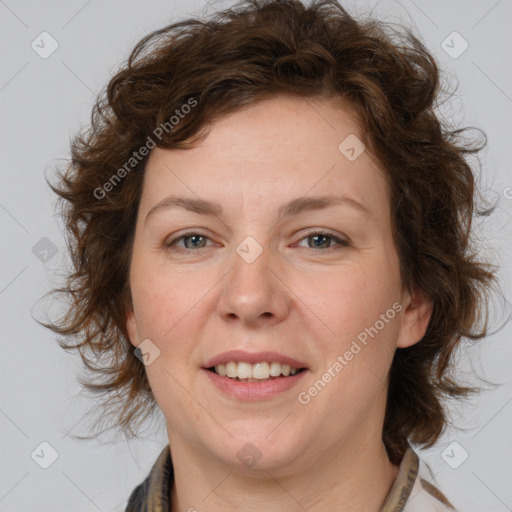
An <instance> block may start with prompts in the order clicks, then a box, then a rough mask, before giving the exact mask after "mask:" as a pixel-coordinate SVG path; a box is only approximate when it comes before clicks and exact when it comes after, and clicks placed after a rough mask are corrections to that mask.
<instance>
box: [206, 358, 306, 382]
mask: <svg viewBox="0 0 512 512" xmlns="http://www.w3.org/2000/svg"><path fill="white" fill-rule="evenodd" d="M206 370H208V371H210V372H212V373H215V374H217V375H219V376H221V377H227V378H228V379H231V380H234V381H237V382H268V381H271V380H278V379H284V378H287V377H290V376H293V375H296V374H298V373H301V372H303V371H305V370H307V368H305V367H294V366H291V365H289V364H283V363H280V362H279V361H261V362H258V363H256V364H251V363H248V362H245V361H229V362H227V363H224V364H218V365H216V366H210V367H208V368H206Z"/></svg>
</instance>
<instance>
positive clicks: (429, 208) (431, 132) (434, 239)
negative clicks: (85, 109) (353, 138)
mask: <svg viewBox="0 0 512 512" xmlns="http://www.w3.org/2000/svg"><path fill="white" fill-rule="evenodd" d="M440 84H441V77H440V72H439V69H438V66H437V64H436V62H435V60H434V59H433V57H432V56H431V55H430V53H429V52H428V51H427V49H426V48H425V46H424V45H423V44H422V43H421V42H420V40H419V39H418V38H417V37H416V36H415V35H413V33H412V32H411V30H410V29H408V28H403V27H401V30H399V29H398V28H392V27H391V26H390V25H389V24H384V23H382V22H379V21H377V20H374V19H371V18H369V19H364V20H363V19H360V20H357V21H356V20H355V19H354V18H353V17H351V16H350V15H349V14H348V13H347V12H346V11H345V10H344V9H343V8H342V7H341V6H339V5H338V4H337V3H336V2H335V1H329V0H323V1H320V0H316V1H314V2H313V3H312V4H311V5H309V6H305V5H303V4H302V3H301V2H299V1H297V0H281V1H279V0H270V1H269V0H266V1H265V0H248V1H245V2H240V3H238V4H236V5H235V6H234V7H232V8H230V9H227V10H225V11H223V12H220V13H217V14H216V15H214V16H212V17H211V18H209V19H208V20H206V21H204V20H198V19H188V20H185V21H181V22H178V23H174V24H171V25H169V26H166V27H164V28H162V29H161V30H157V31H155V32H153V33H151V34H149V35H148V36H146V37H145V38H143V39H142V40H141V41H140V42H139V43H138V44H137V45H136V47H135V48H134V49H133V51H132V53H131V55H130V57H129V59H128V60H127V62H126V63H124V64H123V67H122V68H121V69H120V70H119V71H118V72H117V73H116V74H115V76H113V77H112V79H111V80H110V82H109V83H108V85H107V87H106V89H105V90H104V91H102V93H101V94H100V95H99V96H98V99H97V101H96V104H95V106H94V109H93V113H92V117H91V126H90V127H88V128H87V129H86V130H85V131H84V132H82V133H80V134H78V135H76V137H75V139H74V140H73V141H72V151H71V161H70V164H69V165H68V166H67V167H66V169H65V171H62V172H61V173H60V174H59V179H60V181H59V183H58V184H57V185H52V188H53V190H54V191H55V192H56V193H57V194H59V195H60V196H61V198H63V199H64V200H65V201H63V210H64V211H63V215H64V218H65V220H66V226H67V234H68V247H69V250H70V254H71V257H72V264H73V270H72V272H71V273H70V274H69V276H68V279H67V282H66V285H65V286H64V287H62V288H60V289H58V290H56V292H61V293H62V292H64V293H65V294H66V296H67V298H68V299H69V300H70V302H69V307H68V309H67V312H66V314H65V315H64V316H63V317H62V318H60V320H59V321H57V322H54V323H51V324H49V325H48V326H49V327H50V328H52V329H53V330H54V331H55V332H57V333H59V334H62V335H64V337H62V338H60V339H59V343H60V345H61V346H62V347H63V348H65V349H66V350H73V349H78V351H79V353H80V355H81V357H82V359H83V361H84V364H85V366H86V368H87V369H88V370H89V373H88V377H87V378H85V379H80V382H81V384H82V385H83V386H84V387H85V388H86V389H88V390H89V391H92V392H95V393H98V394H100V395H102V397H103V399H104V400H103V401H102V403H101V407H102V408H103V411H104V412H108V413H109V414H111V415H114V417H115V422H116V425H115V426H117V427H120V428H121V429H122V430H123V432H124V433H125V434H127V435H128V436H134V435H136V433H135V434H134V430H133V428H134V427H135V426H138V425H140V424H141V423H142V422H143V421H144V420H145V419H146V418H147V417H149V416H150V413H152V412H153V411H154V409H155V400H154V397H153V395H152V392H151V389H150V386H149V383H148V380H147V377H146V373H145V369H144V365H143V363H142V362H141V361H140V360H139V359H138V358H137V357H136V355H135V353H134V350H133V347H132V345H131V344H130V342H129V339H128V335H127V331H126V314H127V312H128V311H129V310H130V308H131V298H130V286H129V281H128V270H129V266H130V257H131V248H132V243H133V235H134V227H135V220H136V216H137V210H138V204H139V199H140V195H141V189H142V182H143V180H142V178H143V175H144V167H145V163H146V161H147V153H148V151H142V150H140V148H144V147H151V146H150V143H152V144H153V145H156V146H158V147H162V148H173V149H176V148H178V149H187V148H190V147H192V146H193V145H194V144H195V143H196V142H197V141H198V140H201V138H202V137H203V136H204V135H205V134H206V128H207V126H208V125H210V124H211V123H212V122H214V121H215V120H216V119H218V118H219V117H220V116H223V115H226V114H228V113H231V112H234V111H236V110H237V109H240V108H241V107H242V106H246V105H252V104H255V103H257V102H260V101H262V100H264V99H266V98H269V97H271V96H273V95H277V94H283V93H284V94H290V95H295V96H299V97H302V98H308V97H319V96H322V97H327V98H333V97H334V98H343V99H344V100H345V101H346V102H347V103H348V105H350V106H351V108H352V109H353V111H354V114H355V115H356V117H357V120H358V122H359V123H360V126H361V127H362V131H363V133H364V141H363V142H364V143H365V145H366V147H367V148H368V150H369V151H370V153H371V154H372V155H373V156H374V158H376V160H377V161H378V162H379V163H380V164H381V167H382V168H383V169H384V170H385V172H386V175H387V179H388V182H389V188H390V192H391V210H392V218H393V221H394V222H393V223H394V226H393V229H394V233H393V236H394V240H395V242H396V246H397V250H398V255H399V259H400V271H401V277H402V281H403V284H404V286H405V287H407V288H409V289H410V290H412V289H420V290H422V291H424V292H425V293H426V294H427V295H428V296H429V297H430V299H431V300H432V303H433V312H432V317H431V320H430V324H429V327H428V329H427V332H426V334H425V336H424V337H423V339H422V340H421V341H420V342H419V343H416V344H414V345H412V346H411V347H409V348H404V349H400V348H399V349H397V350H396V353H395V356H394V360H393V363H392V367H391V370H390V384H389V392H388V401H387V409H386V415H385V422H384V429H383V441H384V443H385V445H386V448H387V450H388V454H389V457H390V460H391V461H392V462H393V463H398V462H399V461H400V459H401V457H402V455H403V453H404V451H405V449H406V446H407V442H408V441H410V442H413V443H417V444H419V445H422V446H424V447H428V446H431V445H433V444H434V443H435V442H436V441H437V440H438V438H439V436H440V435H441V434H442V432H443V431H444V428H445V427H446V425H447V422H448V415H447V413H446V409H445V407H443V404H442V400H443V399H444V398H446V397H449V396H454V397H463V396H466V395H467V394H468V393H470V392H473V391H475V388H469V387H462V386H459V385H458V384H457V383H456V382H455V380H454V377H453V376H450V371H451V370H452V366H453V352H454V349H455V348H456V347H457V346H458V345H459V343H460V342H461V340H462V339H463V338H468V339H472V340H477V339H480V338H482V337H483V336H485V335H486V331H487V316H488V315H487V308H485V307H484V306H487V300H488V297H489V290H490V286H491V283H492V282H493V281H494V278H495V275H494V271H493V269H492V268H491V267H490V266H489V265H487V264H485V263H483V262H481V261H479V260H478V259H477V258H476V251H474V250H473V249H472V245H473V244H472V237H471V236H470V235H471V233H472V232H471V222H472V218H473V216H474V215H475V212H476V207H475V204H476V193H477V189H476V186H475V182H476V178H475V175H474V173H473V170H472V168H471V166H470V165H469V164H468V162H467V159H466V156H467V155H468V154H473V153H477V152H478V151H480V149H482V147H484V145H485V138H484V141H483V142H480V143H477V142H472V143H471V144H470V143H468V142H467V141H464V140H463V139H462V131H463V130H460V129H459V130H457V129H455V130H454V129H451V128H449V127H448V126H447V124H446V121H442V120H441V119H440V116H439V115H436V113H435V109H436V108H437V107H438V101H439V98H440V95H441V92H443V91H442V87H441V85H440ZM187 104H188V105H192V104H193V105H194V108H189V109H188V110H185V109H184V105H187ZM181 112H188V113H187V114H186V115H180V113H181ZM172 116H175V117H176V116H179V122H177V123H172V122H170V121H169V120H170V119H171V118H172ZM176 118H177V117H176ZM157 127H160V128H159V129H157ZM480 133H481V132H480ZM139 150H140V151H139ZM127 163H128V164H127ZM107 192H108V193H107ZM484 313H485V314H484ZM89 377H90V378H89ZM94 377H99V381H98V380H95V379H94ZM104 418H105V416H103V417H102V418H101V419H102V421H104Z"/></svg>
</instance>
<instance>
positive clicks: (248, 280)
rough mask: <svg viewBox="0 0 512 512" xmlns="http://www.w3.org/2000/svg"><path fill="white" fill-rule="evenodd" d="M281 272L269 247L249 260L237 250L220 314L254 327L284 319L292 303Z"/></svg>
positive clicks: (231, 320) (224, 286) (228, 276)
mask: <svg viewBox="0 0 512 512" xmlns="http://www.w3.org/2000/svg"><path fill="white" fill-rule="evenodd" d="M280 274H281V275H280ZM282 274H283V272H282V271H281V272H280V271H279V266H278V264H277V257H274V256H273V255H272V254H271V251H270V249H268V248H267V249H264V250H263V252H262V253H261V254H260V255H259V256H258V257H257V258H256V259H255V260H254V261H252V262H250V263H249V262H248V261H246V260H245V259H244V258H243V257H241V256H240V255H239V254H238V253H236V252H235V254H234V262H233V268H232V269H231V271H230V272H228V274H227V276H226V279H224V280H223V281H222V282H223V283H224V285H223V289H222V293H221V297H220V300H219V302H218V313H219V315H220V316H221V317H222V318H223V319H224V320H226V321H230V322H233V321H238V322H241V323H242V324H244V325H245V326H251V327H256V326H263V325H269V324H277V323H279V322H282V321H283V320H284V319H285V318H286V316H287V315H288V311H289V308H290V304H291V300H290V295H289V289H288V288H287V287H286V285H285V282H284V276H283V275H282Z"/></svg>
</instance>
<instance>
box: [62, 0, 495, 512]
mask: <svg viewBox="0 0 512 512" xmlns="http://www.w3.org/2000/svg"><path fill="white" fill-rule="evenodd" d="M438 91H439V75H438V68H437V65H436V63H435V61H434V60H433V58H432V56H431V55H430V54H429V53H428V52H427V50H426V49H425V48H424V46H423V45H422V44H421V43H420V42H419V41H418V40H417V39H416V38H415V37H414V36H413V35H412V34H411V33H410V32H407V31H404V32H403V33H398V32H392V31H391V29H389V28H387V27H385V26H383V25H382V24H380V23H379V22H376V21H364V22H363V21H360V22H358V21H356V20H354V19H353V18H352V17H351V16H350V15H349V14H348V13H347V12H346V11H345V10H344V9H343V8H341V7H340V6H339V5H338V4H336V3H334V2H329V1H323V2H316V3H314V4H312V5H311V6H310V7H305V6H304V5H303V4H302V3H300V2H298V1H293V0H288V1H256V0H253V1H249V2H244V3H241V4H239V5H238V6H237V7H236V8H233V9H231V10H227V11H225V12H223V13H220V14H218V15H216V16H215V17H214V18H212V19H211V20H209V21H207V22H202V21H200V20H188V21H185V22H181V23H176V24H173V25H170V26H168V27H166V28H164V29H162V30H159V31H156V32H154V33H152V34H150V35H149V36H147V37H146V38H144V39H143V40H142V41H141V42H140V43H139V44H138V45H137V47H136V48H135V49H134V51H133V52H132V55H131V57H130V59H129V61H128V63H127V64H126V65H125V66H124V67H123V69H121V70H120V71H119V72H118V73H117V74H116V75H115V76H114V77H113V78H112V80H111V81H110V83H109V85H108V88H107V91H106V95H105V97H103V98H100V100H99V101H98V104H97V105H96V108H95V112H94V116H93V119H92V126H91V129H90V130H89V131H88V132H87V133H86V134H83V135H81V136H78V137H77V138H76V139H75V141H74V142H73V148H72V150H73V151H72V163H71V165H70V167H69V169H68V170H67V172H66V174H65V175H64V176H63V179H62V182H61V184H60V185H59V186H58V187H56V188H55V190H56V191H57V192H58V193H59V194H60V196H61V197H63V198H64V199H65V200H66V201H67V206H66V211H65V214H66V218H67V223H68V224H67V225H68V230H69V234H70V236H71V240H70V241H71V244H70V247H71V251H72V254H73V257H74V264H75V272H74V273H73V274H72V275H71V276H70V279H69V283H68V287H67V290H66V291H67V292H68V293H69V294H70V295H71V296H72V299H73V300H72V305H71V307H70V309H69V312H68V314H67V316H66V317H65V318H63V319H62V320H61V322H60V324H59V325H54V326H53V328H54V329H55V330H56V331H57V332H59V333H62V334H67V335H69V336H72V337H73V339H74V340H77V342H76V343H73V342H69V343H66V342H64V341H63V342H61V344H62V346H63V347H64V348H67V349H72V348H78V349H79V351H80V354H81V355H82V357H83V358H84V361H85V362H86V363H87V365H88V368H89V369H90V370H91V372H92V374H93V375H100V376H102V377H103V382H100V383H98V382H93V381H92V380H91V381H90V382H88V383H86V387H87V388H88V389H90V390H94V391H97V392H99V393H106V400H105V402H104V406H105V410H106V411H110V413H111V414H113V415H114V417H115V419H116V422H117V424H118V425H119V426H120V427H121V428H122V429H123V430H124V431H125V432H127V433H128V434H132V433H133V431H134V429H136V427H137V426H138V425H139V424H140V423H141V422H142V421H143V420H144V419H145V418H147V417H148V415H149V414H150V413H151V412H152V411H153V410H154V409H155V407H156V406H158V408H159V409H160V410H161V411H162V412H163V414H164V416H165V418H166V425H167V433H168V438H169V445H167V446H166V447H165V448H164V449H163V451H162V453H161V455H160V457H159V458H158V460H157V461H156V462H155V465H154V467H153V468H152V470H151V473H150V475H149V476H148V478H147V479H146V480H145V481H144V482H143V483H142V484H141V485H140V486H138V487H137V488H136V489H135V490H134V491H133V493H132V494H131V496H130V498H129V503H128V506H127V508H126V510H127V511H129V512H135V511H143V510H144V511H162V512H163V511H168V510H172V511H173V512H174V511H180V512H181V511H187V510H188V511H192V510H208V511H217V510H223V511H226V510H240V509H243V510H261V509H262V508H264V509H265V510H276V511H277V510H279V511H283V510H286V511H288V510H289V511H292V510H301V509H302V510H308V511H309V512H315V511H317V510H324V509H326V508H329V507H330V508H331V509H334V510H365V511H378V510H380V511H385V512H391V511H393V512H398V511H402V510H404V511H406V512H414V511H421V512H427V511H430V510H432V511H434V510H437V511H439V510H453V509H454V508H453V505H452V504H451V503H450V501H449V499H448V498H447V497H446V496H445V495H444V494H443V493H442V492H441V490H439V489H438V488H437V486H436V484H435V482H434V480H433V478H432V476H431V475H430V474H429V473H428V469H427V467H426V466H425V465H424V463H423V462H421V461H420V460H419V458H418V456H417V455H416V453H415V452H414V451H413V450H412V448H411V446H410V443H415V444H418V445H419V446H424V447H428V446H432V445H433V444H434V443H435V442H436V441H437V440H438V439H439V437H440V435H441V434H442V432H443V430H444V428H445V426H446V423H447V418H446V411H445V409H444V406H443V403H442V399H443V397H445V396H464V395H465V394H467V393H468V392H469V391H470V390H469V389H468V388H465V387H461V386H458V385H457V384H456V383H455V382H454V381H453V379H452V378H451V377H450V375H449V368H450V364H451V355H452V353H453V351H454V349H455V348H456V347H457V346H458V344H459V342H460V340H461V339H462V337H469V338H472V339H477V338H481V337H483V336H484V335H485V329H484V328H480V329H478V325H477V324H478V323H479V320H480V316H479V312H480V311H481V310H482V303H484V302H485V298H486V295H487V292H488V289H489V286H490V283H491V282H492V279H493V273H492V271H491V270H489V269H488V268H487V267H486V265H485V264H484V263H483V262H480V261H478V260H477V259H476V258H475V257H474V255H473V253H472V252H471V244H470V242H471V239H470V224H471V218H472V216H473V208H474V206H473V200H474V199H473V196H474V177H473V174H472V171H471V169H470V167H469V166H468V164H467V163H466V161H465V159H464V155H465V154H466V153H471V152H476V151H478V150H479V149H480V148H477V147H466V146H463V144H462V142H460V140H459V139H458V138H457V132H456V131H450V130H448V129H447V127H445V126H443V124H442V123H441V121H440V120H439V119H438V117H437V116H436V114H435V111H434V104H435V102H436V101H437V96H438ZM91 354H92V355H93V356H94V358H95V360H93V358H91V357H90V355H91ZM102 357H105V358H107V359H108V358H110V359H108V363H106V362H105V361H106V360H101V358H102Z"/></svg>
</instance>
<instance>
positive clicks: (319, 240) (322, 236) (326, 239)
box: [301, 231, 350, 249]
mask: <svg viewBox="0 0 512 512" xmlns="http://www.w3.org/2000/svg"><path fill="white" fill-rule="evenodd" d="M302 240H307V241H308V247H309V248H312V249H331V248H332V247H333V245H332V244H331V242H334V243H335V245H338V246H342V247H348V246H349V245H350V244H349V243H348V242H347V241H346V240H342V239H341V238H339V237H337V236H335V235H334V234H333V233H328V232H325V231H315V232H313V233H310V234H309V235H307V236H305V237H304V238H302ZM302 240H301V241H302ZM310 241H312V245H311V244H309V242H310Z"/></svg>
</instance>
